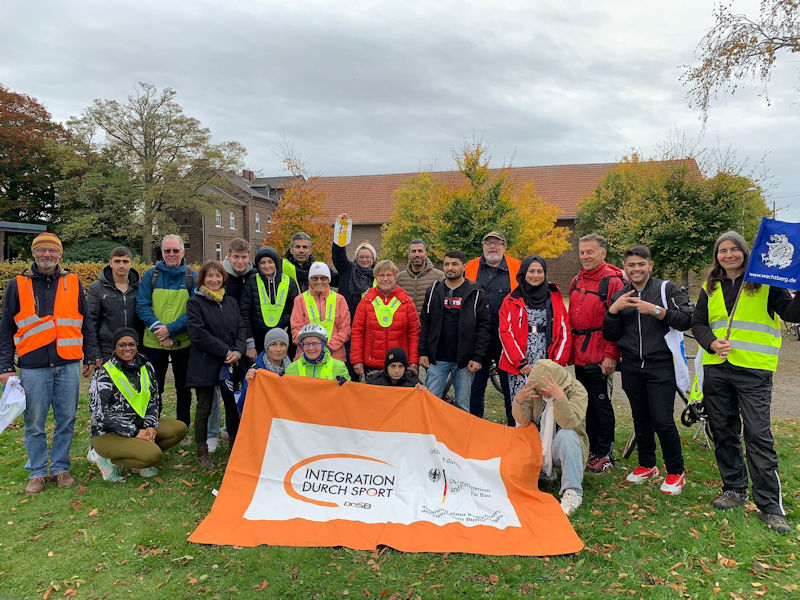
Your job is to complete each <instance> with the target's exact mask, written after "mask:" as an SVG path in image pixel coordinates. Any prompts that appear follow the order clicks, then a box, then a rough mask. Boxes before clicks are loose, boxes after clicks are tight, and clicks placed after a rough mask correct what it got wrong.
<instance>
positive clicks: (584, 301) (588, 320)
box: [569, 262, 627, 366]
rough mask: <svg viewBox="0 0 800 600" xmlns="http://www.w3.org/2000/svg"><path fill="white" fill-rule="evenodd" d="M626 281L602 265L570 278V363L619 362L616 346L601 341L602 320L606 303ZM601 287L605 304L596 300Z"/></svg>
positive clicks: (622, 275)
mask: <svg viewBox="0 0 800 600" xmlns="http://www.w3.org/2000/svg"><path fill="white" fill-rule="evenodd" d="M604 279H605V280H606V283H605V284H603V280H604ZM626 281H627V280H626V279H625V275H624V274H623V273H622V271H621V270H620V269H618V268H617V267H615V266H612V265H609V264H608V263H606V262H604V263H603V264H601V265H600V266H599V267H597V268H596V269H592V270H591V271H588V272H587V271H585V270H584V269H581V270H580V271H579V272H578V274H577V275H576V276H575V277H573V278H572V283H571V284H570V286H569V320H570V324H571V325H572V354H571V356H570V359H569V362H570V364H573V365H579V366H585V365H592V364H599V363H601V362H602V361H603V359H604V358H606V357H608V358H612V359H614V360H619V351H618V350H617V345H616V344H614V343H612V342H607V341H606V340H605V338H603V317H605V315H606V309H607V308H608V301H609V300H611V298H613V297H614V294H616V293H617V292H618V291H620V290H621V289H622V288H623V287H625V283H626ZM601 285H602V287H604V288H607V292H606V293H605V297H606V300H605V302H603V300H601V298H600V293H601V290H600V288H601Z"/></svg>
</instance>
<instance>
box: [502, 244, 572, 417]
mask: <svg viewBox="0 0 800 600" xmlns="http://www.w3.org/2000/svg"><path fill="white" fill-rule="evenodd" d="M517 283H518V284H519V285H518V286H517V288H516V289H515V290H514V291H513V292H511V293H510V294H509V295H508V296H506V298H505V300H503V305H502V306H501V307H500V342H501V343H502V345H503V353H502V354H501V356H500V365H499V367H500V369H502V370H503V371H505V372H506V373H508V374H509V384H510V388H511V397H512V398H513V397H514V396H516V395H517V393H518V392H519V391H520V390H521V389H522V388H523V386H524V385H525V383H526V382H527V380H528V375H529V374H530V372H531V368H532V367H533V365H534V363H535V362H536V361H537V360H539V359H542V358H549V359H550V360H552V361H555V362H557V363H559V364H560V365H562V366H565V365H566V364H567V361H568V360H569V352H570V337H571V333H570V326H569V315H568V314H567V309H566V307H565V306H564V299H563V298H562V296H561V292H560V291H559V289H558V286H557V285H556V284H555V283H553V282H550V281H547V262H546V261H545V260H544V258H542V257H541V256H539V255H537V254H532V255H530V256H528V257H526V258H525V260H523V261H522V264H521V265H520V269H519V272H518V273H517ZM510 424H511V423H510Z"/></svg>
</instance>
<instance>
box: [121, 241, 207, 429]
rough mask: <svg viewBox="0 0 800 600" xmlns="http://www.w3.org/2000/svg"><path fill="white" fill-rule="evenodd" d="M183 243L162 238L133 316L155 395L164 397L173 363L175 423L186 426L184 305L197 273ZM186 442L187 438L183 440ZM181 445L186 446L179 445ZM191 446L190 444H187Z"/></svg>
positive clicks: (187, 392) (188, 409)
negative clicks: (154, 381) (155, 382)
mask: <svg viewBox="0 0 800 600" xmlns="http://www.w3.org/2000/svg"><path fill="white" fill-rule="evenodd" d="M184 253H185V252H184V248H183V240H182V239H181V238H180V237H178V236H177V235H172V234H169V235H165V236H164V239H163V240H162V242H161V255H162V259H161V260H160V261H158V262H157V263H156V266H155V267H152V268H151V269H148V270H147V272H146V273H145V274H144V275H142V281H141V283H140V284H139V295H138V296H137V297H136V312H137V314H138V315H139V318H140V319H141V320H142V321H143V322H144V327H145V332H144V340H143V342H144V343H143V345H144V351H143V354H145V355H147V358H148V359H149V360H150V362H151V363H152V365H153V367H154V369H155V371H156V379H157V380H158V391H159V393H161V394H163V393H164V380H165V379H166V376H167V367H168V366H169V362H170V361H172V374H173V376H174V377H175V394H176V396H177V415H178V420H179V421H183V422H184V423H185V424H186V426H187V427H188V426H189V423H190V417H191V406H192V392H191V391H190V390H189V389H188V388H187V387H186V370H187V367H188V365H189V345H190V343H191V342H190V341H189V334H188V333H187V331H186V302H187V301H188V300H189V298H190V297H191V296H193V295H194V288H195V285H194V283H195V280H196V279H197V273H195V272H194V270H193V269H192V268H191V267H190V266H189V265H188V264H186V261H185V260H184ZM185 440H189V438H188V437H187V438H185ZM181 444H182V445H188V444H186V442H185V441H184V442H181ZM189 444H191V441H189Z"/></svg>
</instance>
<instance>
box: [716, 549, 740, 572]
mask: <svg viewBox="0 0 800 600" xmlns="http://www.w3.org/2000/svg"><path fill="white" fill-rule="evenodd" d="M717 562H718V563H719V564H721V565H722V566H723V567H729V568H733V567H735V566H736V561H735V560H733V559H732V558H725V557H724V556H722V554H720V553H719V552H717Z"/></svg>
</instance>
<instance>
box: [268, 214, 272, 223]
mask: <svg viewBox="0 0 800 600" xmlns="http://www.w3.org/2000/svg"><path fill="white" fill-rule="evenodd" d="M267 225H272V215H267Z"/></svg>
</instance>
